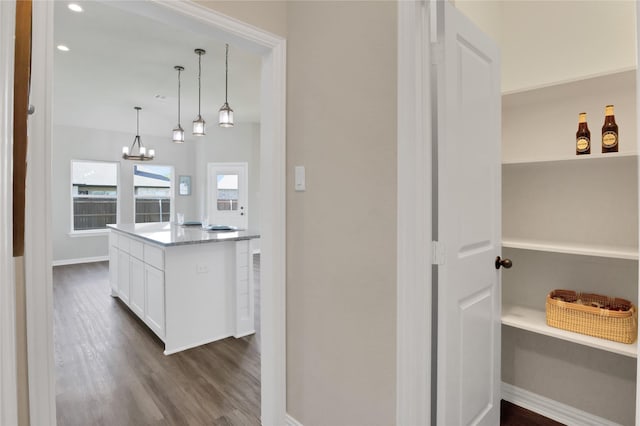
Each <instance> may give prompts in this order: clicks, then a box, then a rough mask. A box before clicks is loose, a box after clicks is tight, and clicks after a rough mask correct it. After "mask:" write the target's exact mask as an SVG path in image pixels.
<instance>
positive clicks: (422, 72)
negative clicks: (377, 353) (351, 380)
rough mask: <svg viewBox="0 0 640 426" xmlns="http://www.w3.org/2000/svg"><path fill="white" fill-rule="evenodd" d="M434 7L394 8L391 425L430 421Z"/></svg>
mask: <svg viewBox="0 0 640 426" xmlns="http://www.w3.org/2000/svg"><path fill="white" fill-rule="evenodd" d="M435 1H436V0H429V1H428V2H423V1H420V0H413V1H400V2H398V98H397V101H398V142H397V143H398V160H397V161H398V163H397V167H398V210H397V215H398V225H397V227H398V230H397V232H398V240H397V244H398V248H397V265H398V266H397V299H398V301H397V311H398V314H397V357H396V359H397V361H396V362H397V365H396V372H397V378H396V389H397V391H396V424H398V425H428V424H434V423H432V414H433V413H435V412H432V407H435V404H434V403H433V399H434V398H435V392H433V391H432V383H431V382H432V377H431V367H432V361H433V359H434V355H433V352H432V346H431V339H432V336H435V335H436V333H435V332H433V331H432V324H433V322H432V276H431V274H432V259H433V250H432V229H431V223H432V188H431V182H432V172H433V167H432V158H433V155H432V133H431V132H432V127H431V113H432V106H431V105H432V99H431V73H430V71H431V43H430V38H431V33H430V30H431V29H432V28H431V26H430V22H432V21H430V16H431V14H430V7H431V4H432V3H434V2H435Z"/></svg>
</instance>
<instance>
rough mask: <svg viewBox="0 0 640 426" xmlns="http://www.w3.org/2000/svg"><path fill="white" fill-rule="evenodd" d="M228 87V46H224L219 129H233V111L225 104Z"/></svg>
mask: <svg viewBox="0 0 640 426" xmlns="http://www.w3.org/2000/svg"><path fill="white" fill-rule="evenodd" d="M228 86H229V45H228V44H227V45H226V53H225V58H224V105H222V107H221V108H220V112H219V114H218V115H219V120H218V123H219V124H220V127H233V110H232V109H231V107H230V106H229V102H227V93H228Z"/></svg>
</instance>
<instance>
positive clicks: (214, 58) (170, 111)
mask: <svg viewBox="0 0 640 426" xmlns="http://www.w3.org/2000/svg"><path fill="white" fill-rule="evenodd" d="M68 3H69V2H66V1H65V2H63V1H58V2H55V12H54V13H55V21H54V45H55V46H57V45H59V44H64V45H66V46H68V47H69V49H70V50H69V51H68V52H62V51H60V50H58V49H54V89H53V90H54V93H53V99H54V100H53V108H54V113H53V121H54V124H58V125H72V126H78V127H86V128H97V129H106V130H115V131H122V132H128V133H131V135H132V136H133V135H135V130H136V113H135V110H134V109H133V107H134V106H140V107H142V110H141V111H140V134H141V135H145V134H147V135H157V136H167V137H168V138H170V137H171V130H172V129H173V128H174V127H175V126H176V124H177V121H178V112H177V108H178V107H177V102H178V101H177V99H178V94H177V91H178V74H177V71H176V70H175V69H174V66H175V65H182V66H183V67H184V68H185V69H184V71H183V72H182V76H181V80H182V89H181V124H182V127H183V128H184V129H185V134H186V137H187V140H190V139H192V138H194V137H193V136H191V131H190V129H191V122H192V121H193V119H194V118H195V116H196V115H197V113H198V77H197V72H198V56H197V55H196V54H195V53H194V49H195V48H202V49H205V50H206V54H205V55H203V56H202V78H201V81H202V94H201V114H202V117H203V118H204V119H205V121H206V122H207V126H208V127H209V128H210V127H211V126H217V122H218V110H219V109H220V107H221V106H222V104H223V103H224V80H225V74H224V59H225V58H224V55H225V41H224V40H216V39H212V38H207V37H206V36H203V35H202V34H196V33H194V32H191V31H189V30H186V29H182V28H176V27H168V26H167V25H165V24H163V23H160V22H157V21H154V20H152V19H149V18H146V17H143V16H140V15H136V14H133V13H129V12H127V11H125V10H123V9H120V8H117V7H113V6H110V5H107V4H105V3H102V2H96V1H83V2H75V3H77V4H80V5H81V6H82V7H83V9H84V11H83V12H80V13H77V12H73V11H71V10H69V9H68V7H67V5H68ZM259 95H260V57H259V56H257V55H255V54H253V53H249V52H246V51H242V50H240V49H239V48H235V47H234V46H233V45H230V46H229V105H230V106H231V108H232V109H233V110H234V121H235V122H236V123H242V122H258V121H259V120H260V99H259Z"/></svg>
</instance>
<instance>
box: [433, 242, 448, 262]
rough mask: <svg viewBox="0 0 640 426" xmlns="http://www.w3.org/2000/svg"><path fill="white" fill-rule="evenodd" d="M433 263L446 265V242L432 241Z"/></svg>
mask: <svg viewBox="0 0 640 426" xmlns="http://www.w3.org/2000/svg"><path fill="white" fill-rule="evenodd" d="M431 254H432V256H431V257H432V259H431V264H432V265H444V260H445V247H444V243H441V242H440V241H431Z"/></svg>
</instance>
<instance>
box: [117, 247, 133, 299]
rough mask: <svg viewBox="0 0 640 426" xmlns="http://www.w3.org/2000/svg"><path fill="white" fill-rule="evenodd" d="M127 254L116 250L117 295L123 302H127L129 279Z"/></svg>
mask: <svg viewBox="0 0 640 426" xmlns="http://www.w3.org/2000/svg"><path fill="white" fill-rule="evenodd" d="M130 269H131V268H130V267H129V254H127V253H125V252H124V251H122V250H118V296H119V297H120V299H122V301H123V302H124V303H126V304H127V305H128V304H129V283H130V281H131V276H130V275H129V274H130Z"/></svg>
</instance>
